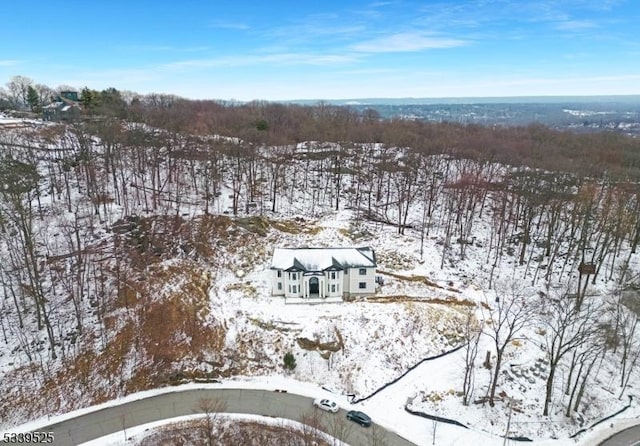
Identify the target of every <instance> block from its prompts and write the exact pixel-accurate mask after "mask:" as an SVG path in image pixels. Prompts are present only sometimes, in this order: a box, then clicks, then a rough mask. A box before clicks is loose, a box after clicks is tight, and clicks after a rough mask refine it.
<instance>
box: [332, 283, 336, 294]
mask: <svg viewBox="0 0 640 446" xmlns="http://www.w3.org/2000/svg"><path fill="white" fill-rule="evenodd" d="M331 292H332V293H335V292H336V286H335V285H331Z"/></svg>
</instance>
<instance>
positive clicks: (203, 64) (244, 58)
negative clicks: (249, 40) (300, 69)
mask: <svg viewBox="0 0 640 446" xmlns="http://www.w3.org/2000/svg"><path fill="white" fill-rule="evenodd" d="M356 59H357V56H356V55H354V54H322V53H318V54H315V53H274V54H262V55H251V54H246V55H237V56H223V57H214V58H203V59H191V60H182V61H177V62H170V63H166V64H163V65H161V66H160V68H164V69H179V70H184V69H189V68H194V69H197V68H211V67H241V66H251V65H261V64H286V65H326V64H343V63H349V62H353V61H354V60H356Z"/></svg>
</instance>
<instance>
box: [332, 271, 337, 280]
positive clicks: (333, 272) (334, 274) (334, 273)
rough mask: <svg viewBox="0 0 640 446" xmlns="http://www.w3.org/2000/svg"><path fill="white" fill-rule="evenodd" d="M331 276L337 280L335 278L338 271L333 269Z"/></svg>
mask: <svg viewBox="0 0 640 446" xmlns="http://www.w3.org/2000/svg"><path fill="white" fill-rule="evenodd" d="M331 278H332V279H334V280H335V278H336V272H335V271H331Z"/></svg>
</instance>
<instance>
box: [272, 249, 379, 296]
mask: <svg viewBox="0 0 640 446" xmlns="http://www.w3.org/2000/svg"><path fill="white" fill-rule="evenodd" d="M376 266H377V263H376V254H375V252H374V251H373V249H371V248H370V247H361V248H276V249H274V251H273V257H272V259H271V274H272V294H273V295H274V296H284V297H285V298H302V299H324V298H327V297H341V298H344V297H349V296H363V295H371V294H374V293H375V289H376V283H375V274H376Z"/></svg>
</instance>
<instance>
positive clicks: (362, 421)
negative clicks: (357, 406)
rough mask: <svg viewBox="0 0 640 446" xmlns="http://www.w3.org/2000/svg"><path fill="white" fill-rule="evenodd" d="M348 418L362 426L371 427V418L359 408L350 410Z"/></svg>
mask: <svg viewBox="0 0 640 446" xmlns="http://www.w3.org/2000/svg"><path fill="white" fill-rule="evenodd" d="M347 420H351V421H353V422H354V423H358V424H359V425H360V426H363V427H369V426H371V418H370V417H369V415H367V414H366V413H364V412H360V411H358V410H350V411H349V412H347Z"/></svg>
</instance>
